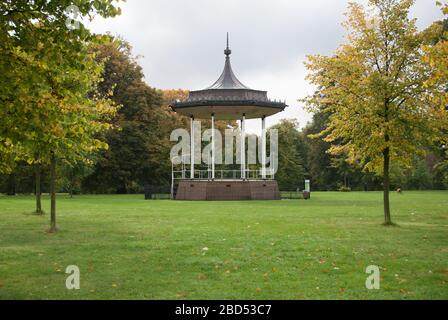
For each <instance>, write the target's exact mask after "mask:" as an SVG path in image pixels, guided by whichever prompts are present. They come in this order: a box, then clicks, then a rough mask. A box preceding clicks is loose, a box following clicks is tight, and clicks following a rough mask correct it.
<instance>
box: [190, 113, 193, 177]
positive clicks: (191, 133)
mask: <svg viewBox="0 0 448 320" xmlns="http://www.w3.org/2000/svg"><path fill="white" fill-rule="evenodd" d="M190 164H191V169H190V171H191V172H190V178H191V179H194V117H193V116H191V117H190Z"/></svg>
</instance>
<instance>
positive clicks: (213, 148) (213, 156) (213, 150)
mask: <svg viewBox="0 0 448 320" xmlns="http://www.w3.org/2000/svg"><path fill="white" fill-rule="evenodd" d="M212 180H215V114H214V113H212Z"/></svg>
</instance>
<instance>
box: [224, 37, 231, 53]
mask: <svg viewBox="0 0 448 320" xmlns="http://www.w3.org/2000/svg"><path fill="white" fill-rule="evenodd" d="M224 54H225V55H226V56H227V58H228V57H229V56H230V55H231V54H232V50H230V49H229V33H228V32H227V47H226V50H224Z"/></svg>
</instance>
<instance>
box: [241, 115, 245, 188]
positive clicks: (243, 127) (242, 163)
mask: <svg viewBox="0 0 448 320" xmlns="http://www.w3.org/2000/svg"><path fill="white" fill-rule="evenodd" d="M245 122H246V115H245V114H243V118H242V119H241V179H244V180H245V179H246V123H245Z"/></svg>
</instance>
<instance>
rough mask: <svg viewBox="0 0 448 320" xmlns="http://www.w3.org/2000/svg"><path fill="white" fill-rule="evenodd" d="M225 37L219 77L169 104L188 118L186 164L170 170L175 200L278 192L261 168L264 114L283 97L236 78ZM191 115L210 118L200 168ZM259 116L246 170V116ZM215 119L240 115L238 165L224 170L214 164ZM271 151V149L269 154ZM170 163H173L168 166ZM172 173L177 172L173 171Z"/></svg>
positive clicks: (268, 196)
mask: <svg viewBox="0 0 448 320" xmlns="http://www.w3.org/2000/svg"><path fill="white" fill-rule="evenodd" d="M231 53H232V51H231V50H230V49H229V38H228V35H227V47H226V49H225V50H224V54H225V65H224V70H223V72H222V74H221V76H220V77H219V79H218V80H217V81H216V82H215V83H214V84H212V85H211V86H210V87H208V88H206V89H203V90H198V91H191V92H190V95H189V97H188V99H186V100H185V101H176V102H173V103H172V104H171V108H172V110H173V111H174V112H176V113H178V114H180V115H184V116H187V117H189V118H190V121H191V125H190V137H191V138H190V139H191V141H190V153H191V155H190V157H189V158H190V164H189V166H190V169H189V170H187V169H186V167H185V165H183V168H182V171H181V172H175V171H174V169H173V172H172V188H171V192H172V197H173V199H176V200H279V199H280V192H279V188H278V184H277V181H275V171H274V170H273V169H267V168H266V118H267V117H269V116H272V115H274V114H277V113H279V112H281V111H283V110H284V109H285V108H286V107H287V105H286V104H285V103H284V102H279V101H273V100H270V99H269V98H268V96H267V92H266V91H260V90H253V89H250V88H248V87H247V86H245V85H244V84H242V83H241V82H240V81H239V80H238V79H237V77H236V76H235V74H234V73H233V71H232V67H231V64H230V55H231ZM196 119H210V120H211V129H212V137H211V144H212V146H211V166H210V168H209V169H208V170H207V171H206V172H203V171H201V170H197V169H196V168H195V167H196V166H197V165H199V164H197V163H195V157H194V154H195V143H194V136H195V134H194V133H195V132H194V130H195V126H194V120H196ZM248 119H261V127H262V132H261V169H259V170H249V169H248V166H247V161H246V131H245V129H246V120H248ZM216 120H239V121H240V129H241V130H240V134H241V137H240V148H241V149H240V158H241V159H240V160H241V161H240V162H241V163H240V170H238V171H234V170H232V171H229V170H227V171H224V170H216V168H215V152H216V150H215V136H214V127H215V121H216ZM271 156H272V154H271ZM173 168H174V167H173ZM176 173H177V174H179V176H176Z"/></svg>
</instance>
